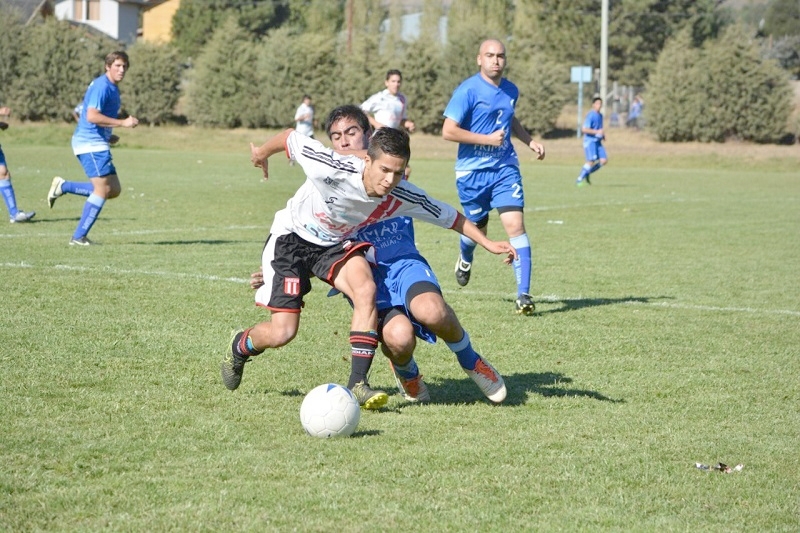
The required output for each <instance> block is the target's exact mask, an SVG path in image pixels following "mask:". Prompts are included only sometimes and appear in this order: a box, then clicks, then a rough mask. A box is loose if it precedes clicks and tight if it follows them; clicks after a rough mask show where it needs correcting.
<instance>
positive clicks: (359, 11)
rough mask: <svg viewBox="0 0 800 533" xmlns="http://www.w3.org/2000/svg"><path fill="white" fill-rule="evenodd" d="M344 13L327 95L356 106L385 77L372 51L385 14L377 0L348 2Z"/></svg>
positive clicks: (378, 41)
mask: <svg viewBox="0 0 800 533" xmlns="http://www.w3.org/2000/svg"><path fill="white" fill-rule="evenodd" d="M345 11H346V13H345V28H344V29H345V32H344V33H345V35H344V39H343V41H342V42H341V43H339V47H338V48H339V49H338V54H337V58H338V59H337V70H336V72H337V75H336V76H335V77H334V78H333V80H332V81H333V85H332V87H331V94H332V96H333V97H334V100H335V101H336V102H338V103H339V104H347V103H352V104H359V103H361V102H363V101H364V100H365V98H366V97H367V96H368V95H370V94H372V92H374V91H373V89H374V88H375V83H376V80H379V79H383V77H384V76H385V75H386V70H385V69H384V68H383V63H382V61H380V59H379V58H378V54H376V51H377V50H379V47H380V38H381V36H380V24H381V21H383V19H385V18H386V16H387V12H386V10H385V9H384V8H383V7H382V6H381V1H380V0H348V1H347V5H346V7H345Z"/></svg>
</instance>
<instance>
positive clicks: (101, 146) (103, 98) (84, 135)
mask: <svg viewBox="0 0 800 533" xmlns="http://www.w3.org/2000/svg"><path fill="white" fill-rule="evenodd" d="M81 105H82V106H83V112H82V113H81V116H80V119H79V120H78V125H77V126H76V127H75V133H73V134H72V151H73V152H74V153H75V155H80V154H88V153H91V152H104V151H106V150H108V149H109V144H108V141H109V139H110V138H111V128H104V127H101V126H98V125H97V124H92V123H91V122H89V121H88V120H86V115H87V111H88V110H89V108H90V107H93V108H95V109H97V110H98V111H100V113H101V114H103V115H105V116H107V117H111V118H117V116H118V115H119V109H120V106H121V105H122V103H121V101H120V97H119V88H118V87H117V86H116V84H114V83H113V82H112V81H111V80H109V79H108V76H106V75H105V74H103V75H101V76H98V77H97V78H95V79H94V80H93V81H92V83H90V84H89V88H88V89H86V94H85V95H84V97H83V103H82V104H81Z"/></svg>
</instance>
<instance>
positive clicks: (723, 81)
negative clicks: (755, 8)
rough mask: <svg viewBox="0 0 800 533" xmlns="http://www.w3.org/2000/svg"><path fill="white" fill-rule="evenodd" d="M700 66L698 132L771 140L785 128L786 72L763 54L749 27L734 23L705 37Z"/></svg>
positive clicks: (722, 137)
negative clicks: (701, 98)
mask: <svg viewBox="0 0 800 533" xmlns="http://www.w3.org/2000/svg"><path fill="white" fill-rule="evenodd" d="M703 52H704V53H703V55H702V57H701V63H700V70H701V71H702V72H703V73H704V76H703V77H702V78H701V79H702V81H703V84H704V87H703V89H704V90H703V94H704V100H705V103H706V108H705V110H704V112H703V113H702V114H701V115H700V121H699V124H698V130H697V131H698V135H697V138H698V139H699V140H703V141H708V140H711V141H725V140H726V139H730V138H736V139H742V140H747V141H756V142H775V141H777V140H779V139H780V138H781V137H782V136H783V135H784V134H785V133H786V131H787V125H788V119H789V114H790V113H791V108H792V93H791V88H790V86H789V83H788V79H787V76H786V73H784V72H782V71H781V70H780V69H779V68H778V67H777V66H776V65H775V64H774V63H772V62H769V61H764V60H762V59H761V57H760V54H759V51H758V46H757V44H756V43H755V42H753V41H752V40H751V39H750V38H748V36H747V32H745V30H744V29H743V28H742V27H740V26H734V27H731V28H729V29H728V30H726V31H725V32H724V34H723V36H722V37H721V38H720V39H717V40H714V41H709V42H708V43H707V46H706V48H705V49H704V51H703Z"/></svg>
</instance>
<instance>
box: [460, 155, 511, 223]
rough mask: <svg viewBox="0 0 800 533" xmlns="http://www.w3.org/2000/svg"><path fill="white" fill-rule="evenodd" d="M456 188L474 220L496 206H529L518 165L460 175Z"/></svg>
mask: <svg viewBox="0 0 800 533" xmlns="http://www.w3.org/2000/svg"><path fill="white" fill-rule="evenodd" d="M456 189H457V190H458V198H459V200H461V207H462V208H463V209H464V214H465V215H466V217H467V218H468V219H469V220H470V221H471V222H473V223H477V222H478V221H480V220H481V219H484V218H486V217H487V216H488V215H489V212H490V211H491V210H492V209H499V208H503V207H512V208H518V209H519V210H522V208H523V207H524V206H525V193H524V192H523V190H522V175H521V174H520V173H519V168H518V167H514V166H507V167H500V168H493V169H486V170H473V171H472V172H470V173H469V174H467V175H465V176H461V177H459V178H457V179H456Z"/></svg>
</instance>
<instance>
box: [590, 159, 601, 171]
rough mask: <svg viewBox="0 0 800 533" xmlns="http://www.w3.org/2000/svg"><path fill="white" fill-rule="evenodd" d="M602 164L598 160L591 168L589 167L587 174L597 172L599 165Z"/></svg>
mask: <svg viewBox="0 0 800 533" xmlns="http://www.w3.org/2000/svg"><path fill="white" fill-rule="evenodd" d="M602 166H603V165H601V164H600V162H599V161H598V162H597V163H595V164H594V166H593V167H592V168H591V169H589V174H592V173H594V172H597V171H598V170H600V167H602Z"/></svg>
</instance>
